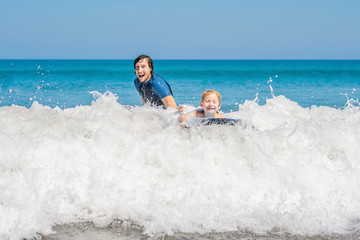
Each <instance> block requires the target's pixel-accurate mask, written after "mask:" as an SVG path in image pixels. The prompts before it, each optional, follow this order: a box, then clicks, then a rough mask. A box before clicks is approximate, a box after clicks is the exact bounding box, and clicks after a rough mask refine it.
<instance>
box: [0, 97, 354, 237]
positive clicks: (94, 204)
mask: <svg viewBox="0 0 360 240" xmlns="http://www.w3.org/2000/svg"><path fill="white" fill-rule="evenodd" d="M93 94H94V96H95V100H94V101H93V103H92V104H91V105H88V106H77V107H75V108H66V109H60V108H50V107H46V106H43V105H40V104H38V103H36V102H35V103H33V105H32V106H31V107H30V108H25V107H20V106H16V105H13V106H9V107H1V108H0V143H1V144H0V191H1V194H0V238H2V239H19V238H23V237H32V236H35V235H36V233H41V234H49V233H51V231H52V226H53V225H54V224H66V223H77V222H86V221H91V222H93V223H94V224H95V225H97V226H106V225H107V224H109V223H111V222H112V221H113V220H114V219H120V220H130V221H132V222H136V223H138V224H139V225H141V226H143V227H144V231H145V233H146V234H148V235H149V236H157V235H161V234H173V233H176V232H185V233H194V232H197V233H206V232H211V231H216V232H227V231H244V230H246V231H252V232H256V233H262V232H266V231H280V232H287V233H291V234H299V235H313V234H332V233H340V234H346V233H349V232H351V231H358V230H359V229H360V227H359V226H358V222H359V219H360V213H359V211H358V209H359V207H360V190H359V185H360V161H359V158H360V157H359V156H360V148H359V142H360V127H359V126H360V111H359V107H358V106H356V105H354V104H348V105H347V106H346V107H344V108H343V109H335V108H330V107H316V106H313V107H311V108H303V107H301V106H299V105H298V104H297V103H296V102H292V101H290V100H289V99H287V98H285V97H283V96H278V97H273V98H271V99H268V100H267V102H266V104H265V105H259V104H258V103H257V101H256V99H255V100H253V101H246V102H245V103H244V104H242V105H239V110H238V111H235V112H230V113H225V116H226V117H229V118H238V119H242V121H243V123H244V124H243V125H240V126H239V125H236V126H198V127H192V128H186V129H182V128H181V127H180V126H179V123H178V120H177V118H178V116H179V114H178V113H177V112H176V111H175V110H172V109H166V110H165V109H157V108H153V107H149V106H143V107H139V106H135V107H130V106H123V105H121V104H119V103H118V102H117V98H116V97H115V96H114V95H113V94H112V93H110V92H107V93H105V94H100V93H96V92H94V93H93ZM194 108H195V106H187V111H189V110H192V109H194Z"/></svg>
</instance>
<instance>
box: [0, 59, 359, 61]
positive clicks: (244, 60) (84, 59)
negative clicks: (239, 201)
mask: <svg viewBox="0 0 360 240" xmlns="http://www.w3.org/2000/svg"><path fill="white" fill-rule="evenodd" d="M133 60H134V59H120V58H119V59H111V58H98V59H95V58H8V59H7V58H1V59H0V61H133ZM153 60H155V61H360V59H341V58H339V59H320V58H319V59H295V58H284V59H260V58H259V59H240V58H239V59H225V58H224V59H216V58H214V59H201V58H199V59H175V58H173V59H170V58H169V59H167V58H153Z"/></svg>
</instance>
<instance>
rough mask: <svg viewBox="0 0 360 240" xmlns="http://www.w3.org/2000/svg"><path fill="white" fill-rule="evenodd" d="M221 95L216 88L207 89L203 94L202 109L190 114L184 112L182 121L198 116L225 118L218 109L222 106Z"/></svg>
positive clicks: (180, 119) (181, 117)
mask: <svg viewBox="0 0 360 240" xmlns="http://www.w3.org/2000/svg"><path fill="white" fill-rule="evenodd" d="M220 98H221V95H220V94H219V93H218V92H217V91H214V90H207V91H205V92H203V93H202V95H201V102H200V106H201V107H202V109H197V110H195V111H193V112H190V113H188V114H183V115H181V116H180V117H179V121H180V122H184V121H185V120H186V119H187V118H188V117H190V116H193V117H198V118H224V116H223V115H221V114H220V113H218V110H219V109H220V107H221V103H220Z"/></svg>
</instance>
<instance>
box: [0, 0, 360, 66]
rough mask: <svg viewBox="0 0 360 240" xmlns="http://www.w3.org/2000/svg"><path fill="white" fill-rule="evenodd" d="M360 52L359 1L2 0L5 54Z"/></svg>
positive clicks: (327, 55)
mask: <svg viewBox="0 0 360 240" xmlns="http://www.w3.org/2000/svg"><path fill="white" fill-rule="evenodd" d="M142 53H145V54H148V55H151V56H152V57H153V58H154V59H360V1H359V0H327V1H325V0H218V1H214V0H177V1H175V0H146V1H144V0H102V1H100V0H0V59H134V58H135V57H136V56H137V55H139V54H142Z"/></svg>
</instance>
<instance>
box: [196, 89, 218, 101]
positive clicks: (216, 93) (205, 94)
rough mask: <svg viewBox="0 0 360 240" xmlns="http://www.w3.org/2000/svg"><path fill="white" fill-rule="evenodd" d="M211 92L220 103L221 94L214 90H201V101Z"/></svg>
mask: <svg viewBox="0 0 360 240" xmlns="http://www.w3.org/2000/svg"><path fill="white" fill-rule="evenodd" d="M211 94H215V95H216V96H217V97H218V99H219V103H220V99H221V95H220V93H218V92H217V91H215V90H206V91H205V92H203V93H202V94H201V101H204V98H206V97H207V96H209V95H211Z"/></svg>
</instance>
